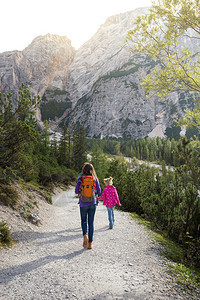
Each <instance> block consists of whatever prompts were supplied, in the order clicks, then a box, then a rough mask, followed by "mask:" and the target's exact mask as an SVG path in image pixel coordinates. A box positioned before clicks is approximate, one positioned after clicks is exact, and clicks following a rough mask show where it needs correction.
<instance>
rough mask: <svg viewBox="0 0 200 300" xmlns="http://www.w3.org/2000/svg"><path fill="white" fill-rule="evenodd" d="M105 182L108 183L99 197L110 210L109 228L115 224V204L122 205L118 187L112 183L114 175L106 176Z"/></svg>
mask: <svg viewBox="0 0 200 300" xmlns="http://www.w3.org/2000/svg"><path fill="white" fill-rule="evenodd" d="M104 182H105V184H106V186H105V188H104V190H103V193H102V195H101V196H100V197H99V200H103V205H106V207H107V211H108V220H109V228H110V229H112V228H113V226H114V221H115V219H114V208H115V204H118V205H119V206H121V203H120V201H119V197H118V194H117V189H116V188H115V187H114V186H113V185H112V184H113V179H112V177H109V178H105V179H104Z"/></svg>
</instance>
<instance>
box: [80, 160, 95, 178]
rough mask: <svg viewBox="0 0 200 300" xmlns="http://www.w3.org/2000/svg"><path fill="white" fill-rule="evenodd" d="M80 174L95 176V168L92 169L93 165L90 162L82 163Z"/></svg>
mask: <svg viewBox="0 0 200 300" xmlns="http://www.w3.org/2000/svg"><path fill="white" fill-rule="evenodd" d="M81 175H90V176H94V177H95V178H97V175H96V172H95V169H94V167H93V165H92V164H90V163H89V162H85V163H84V165H83V168H82V172H81Z"/></svg>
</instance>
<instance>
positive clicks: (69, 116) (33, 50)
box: [0, 8, 200, 138]
mask: <svg viewBox="0 0 200 300" xmlns="http://www.w3.org/2000/svg"><path fill="white" fill-rule="evenodd" d="M144 13H148V9H147V8H142V9H136V10H134V11H130V12H127V13H124V14H119V15H116V16H112V17H110V18H108V19H107V20H106V22H105V23H104V24H103V25H101V26H100V28H99V29H98V31H97V33H96V34H95V35H94V36H93V37H92V38H91V39H90V40H89V41H88V42H86V43H85V44H84V45H83V46H82V47H81V48H80V49H78V50H77V51H75V50H74V49H73V48H72V47H71V43H70V41H69V40H68V39H67V38H66V37H59V36H55V35H50V34H47V35H46V36H40V37H37V38H36V39H35V40H34V41H33V42H32V43H31V44H30V45H29V46H28V47H27V48H26V49H25V50H24V51H22V52H19V51H14V52H6V53H2V54H0V71H1V74H0V90H1V91H4V92H8V91H10V90H16V89H17V88H18V87H19V86H20V84H21V82H24V83H26V84H29V85H31V86H32V87H33V92H34V93H37V94H39V95H40V96H41V97H42V104H41V113H42V118H43V119H48V120H51V126H52V128H53V129H55V128H56V127H57V126H59V125H63V124H64V123H66V124H67V126H68V127H70V126H71V124H72V123H77V122H78V123H80V124H82V125H83V126H84V127H85V129H86V133H87V135H88V136H100V135H103V136H104V135H114V136H117V137H119V136H132V137H134V138H139V137H144V136H147V135H149V136H155V135H159V136H164V133H165V130H166V128H167V127H171V126H172V125H173V119H174V118H176V117H180V116H181V115H183V111H184V109H185V108H187V107H190V108H191V106H192V99H193V98H194V95H192V94H189V93H184V94H179V93H173V94H171V95H170V96H169V97H168V98H167V99H165V101H160V100H159V99H158V98H157V97H154V98H151V99H150V100H146V97H145V93H144V90H143V89H142V88H141V86H140V82H141V80H142V75H141V74H142V73H143V74H144V75H145V73H147V72H148V71H149V69H150V68H152V67H153V66H154V63H153V62H152V61H151V60H150V59H149V58H148V57H144V56H142V55H139V54H137V55H135V56H133V54H132V53H131V52H130V51H129V49H128V45H127V44H126V43H125V36H126V34H127V32H128V30H130V29H131V28H132V26H133V22H134V20H135V19H136V17H137V16H138V15H141V14H144ZM186 43H187V45H188V41H187V40H183V41H182V44H183V45H184V44H186ZM194 43H195V44H193V42H192V43H191V44H190V48H191V50H193V48H194V49H195V48H196V47H199V46H200V45H199V41H197V40H194ZM196 43H198V45H197V44H196ZM144 75H143V76H144ZM38 118H40V116H39V115H38Z"/></svg>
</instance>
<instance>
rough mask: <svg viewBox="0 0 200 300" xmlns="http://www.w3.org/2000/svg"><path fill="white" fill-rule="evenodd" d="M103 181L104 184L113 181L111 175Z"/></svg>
mask: <svg viewBox="0 0 200 300" xmlns="http://www.w3.org/2000/svg"><path fill="white" fill-rule="evenodd" d="M104 182H105V184H112V183H113V178H112V177H109V178H105V179H104Z"/></svg>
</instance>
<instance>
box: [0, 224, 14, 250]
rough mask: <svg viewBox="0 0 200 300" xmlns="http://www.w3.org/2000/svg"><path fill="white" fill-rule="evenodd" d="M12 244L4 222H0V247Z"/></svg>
mask: <svg viewBox="0 0 200 300" xmlns="http://www.w3.org/2000/svg"><path fill="white" fill-rule="evenodd" d="M11 242H12V239H11V235H10V230H9V229H8V226H7V224H6V223H5V222H0V245H1V246H5V245H6V246H10V244H11Z"/></svg>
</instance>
